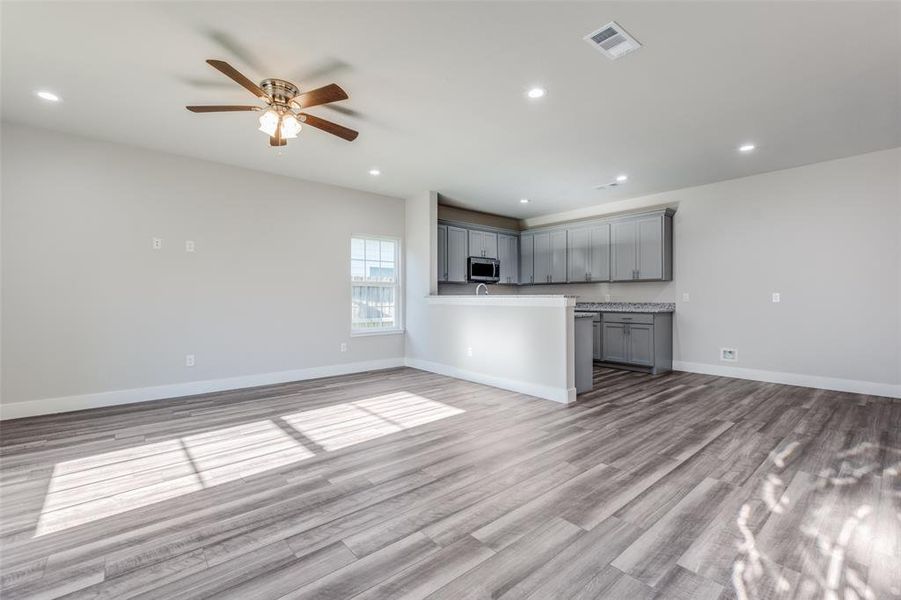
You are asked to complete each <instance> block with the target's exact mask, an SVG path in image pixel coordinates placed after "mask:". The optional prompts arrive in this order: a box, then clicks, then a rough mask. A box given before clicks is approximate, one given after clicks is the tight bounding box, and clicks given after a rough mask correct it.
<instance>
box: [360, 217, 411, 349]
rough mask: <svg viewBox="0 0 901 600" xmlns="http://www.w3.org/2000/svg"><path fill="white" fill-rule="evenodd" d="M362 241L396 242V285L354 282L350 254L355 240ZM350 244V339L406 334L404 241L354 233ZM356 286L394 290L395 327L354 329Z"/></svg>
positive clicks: (396, 238) (389, 237)
mask: <svg viewBox="0 0 901 600" xmlns="http://www.w3.org/2000/svg"><path fill="white" fill-rule="evenodd" d="M355 239H361V240H363V241H364V244H365V241H366V240H379V241H386V242H394V253H395V254H394V283H390V282H387V281H354V279H353V272H352V270H351V266H352V265H353V258H352V256H353V255H352V254H351V253H350V250H351V248H352V247H353V240H355ZM349 242H350V243H349V244H348V251H349V252H348V257H347V269H348V273H347V274H348V280H349V281H350V301H351V311H350V312H351V321H350V337H367V336H372V335H397V334H401V333H404V310H403V308H404V306H403V298H404V286H403V273H404V269H403V262H402V259H403V255H404V254H403V251H402V243H403V242H402V240H401V238H399V237H394V236H390V235H371V234H368V233H353V234H351V236H350V240H349ZM354 286H370V287H387V288H394V326H393V327H379V328H377V329H376V328H370V327H367V328H365V329H354V323H353V289H354Z"/></svg>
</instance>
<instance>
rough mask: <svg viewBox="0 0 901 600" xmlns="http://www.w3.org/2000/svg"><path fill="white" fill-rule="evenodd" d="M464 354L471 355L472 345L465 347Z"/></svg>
mask: <svg viewBox="0 0 901 600" xmlns="http://www.w3.org/2000/svg"><path fill="white" fill-rule="evenodd" d="M466 356H472V346H470V347H469V348H467V349H466Z"/></svg>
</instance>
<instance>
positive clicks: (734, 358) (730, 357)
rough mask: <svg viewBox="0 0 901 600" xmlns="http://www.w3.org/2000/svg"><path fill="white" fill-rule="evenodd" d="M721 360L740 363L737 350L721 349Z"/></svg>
mask: <svg viewBox="0 0 901 600" xmlns="http://www.w3.org/2000/svg"><path fill="white" fill-rule="evenodd" d="M720 360H724V361H726V362H738V350H737V349H736V348H720Z"/></svg>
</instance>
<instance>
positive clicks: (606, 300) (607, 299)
mask: <svg viewBox="0 0 901 600" xmlns="http://www.w3.org/2000/svg"><path fill="white" fill-rule="evenodd" d="M604 302H610V294H604Z"/></svg>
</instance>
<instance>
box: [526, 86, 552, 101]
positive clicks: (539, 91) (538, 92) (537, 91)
mask: <svg viewBox="0 0 901 600" xmlns="http://www.w3.org/2000/svg"><path fill="white" fill-rule="evenodd" d="M545 94H547V90H546V89H544V88H540V87H533V88H532V89H531V90H529V91H528V93H527V94H526V95H527V96H528V97H529V98H544V95H545Z"/></svg>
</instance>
